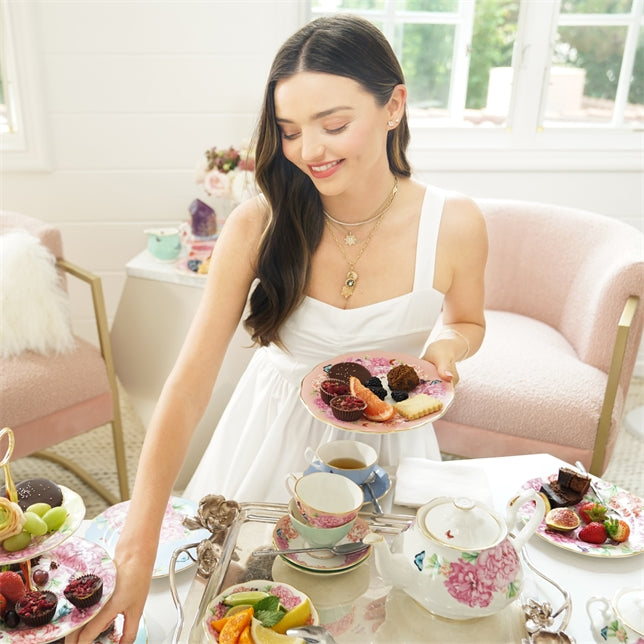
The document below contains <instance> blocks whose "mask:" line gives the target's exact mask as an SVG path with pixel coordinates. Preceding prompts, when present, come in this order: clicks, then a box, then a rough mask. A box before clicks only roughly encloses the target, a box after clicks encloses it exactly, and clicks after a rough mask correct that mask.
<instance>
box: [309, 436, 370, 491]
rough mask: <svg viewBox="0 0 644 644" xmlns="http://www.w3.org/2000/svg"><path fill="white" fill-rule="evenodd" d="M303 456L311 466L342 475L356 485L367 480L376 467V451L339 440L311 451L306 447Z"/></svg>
mask: <svg viewBox="0 0 644 644" xmlns="http://www.w3.org/2000/svg"><path fill="white" fill-rule="evenodd" d="M304 456H305V458H306V459H307V460H308V462H309V463H311V465H313V466H314V467H315V466H316V465H320V464H321V465H324V466H325V468H326V469H328V470H329V471H330V472H333V473H334V474H342V476H346V477H347V478H350V479H351V480H352V481H353V482H354V483H357V484H358V485H360V484H362V483H364V482H365V481H366V480H367V477H368V476H369V474H371V471H372V470H373V468H374V467H375V466H376V460H377V459H378V453H377V452H376V450H375V449H374V448H373V447H371V446H370V445H367V444H366V443H361V442H359V441H350V440H339V441H331V442H330V443H323V444H322V445H320V446H319V447H318V449H317V451H313V449H311V448H310V447H307V448H306V450H305V451H304Z"/></svg>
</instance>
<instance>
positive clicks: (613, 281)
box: [434, 199, 644, 476]
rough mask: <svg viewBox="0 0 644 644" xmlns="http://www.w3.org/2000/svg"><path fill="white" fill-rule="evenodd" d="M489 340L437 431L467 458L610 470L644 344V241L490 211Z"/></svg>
mask: <svg viewBox="0 0 644 644" xmlns="http://www.w3.org/2000/svg"><path fill="white" fill-rule="evenodd" d="M477 203H478V204H479V207H480V208H481V210H482V211H483V214H484V216H485V219H486V222H487V227H488V236H489V257H488V265H487V270H486V280H485V286H486V295H485V308H486V320H487V332H486V337H485V340H484V342H483V345H482V347H481V348H480V350H479V351H478V352H477V353H476V354H475V355H474V356H472V357H471V358H470V359H468V360H465V361H463V362H461V363H460V364H459V374H460V377H461V381H460V382H459V384H458V385H457V388H456V398H455V400H454V403H453V405H452V407H451V408H450V409H449V410H448V411H447V413H446V414H445V416H444V417H443V418H442V419H441V420H439V421H437V422H436V423H435V424H434V427H435V430H436V434H437V436H438V442H439V445H440V448H441V451H443V452H445V453H451V454H455V455H459V456H464V457H486V456H507V455H514V454H528V453H540V452H546V453H549V454H553V455H554V456H557V457H559V458H562V459H563V460H565V461H567V462H569V463H574V462H575V461H576V460H580V461H581V462H582V463H583V464H584V466H585V467H586V468H587V469H588V470H589V471H590V472H592V473H593V474H595V475H598V476H600V475H601V474H602V473H603V472H604V471H605V469H606V467H607V465H608V461H609V459H610V456H611V453H612V451H613V448H614V445H615V439H616V437H617V429H618V426H619V422H620V420H621V417H622V413H623V410H624V400H625V398H626V394H627V391H628V387H629V384H630V380H631V376H632V373H633V367H634V364H635V360H636V357H637V352H638V348H639V344H640V339H641V337H642V326H643V324H644V312H643V307H642V302H643V298H644V235H642V234H641V233H640V232H639V231H638V230H636V229H635V228H633V227H631V226H629V225H627V224H624V223H622V222H619V221H617V220H615V219H611V218H609V217H606V216H602V215H598V214H595V213H591V212H587V211H582V210H577V209H572V208H566V207H562V206H555V205H547V204H540V203H529V202H522V201H512V200H498V199H479V200H477Z"/></svg>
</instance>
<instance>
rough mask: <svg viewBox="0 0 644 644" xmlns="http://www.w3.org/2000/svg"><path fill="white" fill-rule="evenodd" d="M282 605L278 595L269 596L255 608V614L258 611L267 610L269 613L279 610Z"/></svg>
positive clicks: (261, 600)
mask: <svg viewBox="0 0 644 644" xmlns="http://www.w3.org/2000/svg"><path fill="white" fill-rule="evenodd" d="M279 605H280V598H279V597H277V596H276V595H269V596H268V597H264V598H263V599H260V600H259V601H258V602H257V603H256V604H255V605H254V606H253V608H254V609H255V612H257V611H258V610H267V611H273V610H277V609H278V608H279Z"/></svg>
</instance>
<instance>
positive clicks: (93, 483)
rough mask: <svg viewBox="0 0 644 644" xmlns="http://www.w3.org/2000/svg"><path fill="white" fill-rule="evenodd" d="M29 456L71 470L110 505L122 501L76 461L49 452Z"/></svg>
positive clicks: (42, 451)
mask: <svg viewBox="0 0 644 644" xmlns="http://www.w3.org/2000/svg"><path fill="white" fill-rule="evenodd" d="M29 456H33V457H35V458H42V459H44V460H46V461H51V462H52V463H56V464H57V465H60V466H61V467H64V468H65V469H66V470H69V471H70V472H71V473H72V474H75V475H76V476H77V477H78V478H79V479H80V480H81V481H83V482H84V483H87V485H89V487H91V488H92V489H93V490H94V491H95V492H96V493H97V494H99V495H100V496H102V497H103V498H104V499H105V500H106V501H107V502H108V503H109V504H110V505H115V504H116V503H118V502H119V501H120V499H119V498H118V497H117V496H116V495H115V494H112V492H110V491H109V490H108V489H107V488H106V487H105V486H104V485H103V484H102V483H99V482H98V481H97V480H96V478H94V477H93V476H92V475H91V474H90V473H89V472H88V471H87V470H86V469H84V468H82V467H81V466H80V465H77V464H76V463H74V461H71V460H70V459H68V458H66V457H65V456H61V455H60V454H55V453H54V452H50V451H48V450H41V451H40V452H34V453H33V454H30V455H29Z"/></svg>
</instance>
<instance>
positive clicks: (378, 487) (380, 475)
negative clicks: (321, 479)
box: [304, 463, 391, 503]
mask: <svg viewBox="0 0 644 644" xmlns="http://www.w3.org/2000/svg"><path fill="white" fill-rule="evenodd" d="M374 470H375V471H376V480H375V481H374V482H373V483H372V484H371V487H372V488H373V493H374V494H375V495H376V499H378V500H379V501H380V499H382V497H383V496H385V494H387V492H389V490H390V489H391V479H390V478H389V474H387V471H386V470H385V469H384V468H383V467H381V466H380V465H374ZM330 471H331V470H330V469H329V468H328V467H327V466H326V465H324V464H323V463H320V464H319V465H311V466H310V467H309V468H308V469H307V470H305V472H304V474H305V475H306V474H312V473H313V472H330ZM340 476H342V475H340ZM360 487H362V491H363V493H364V502H365V503H371V494H369V490H367V488H365V487H363V486H362V485H361V486H360Z"/></svg>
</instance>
